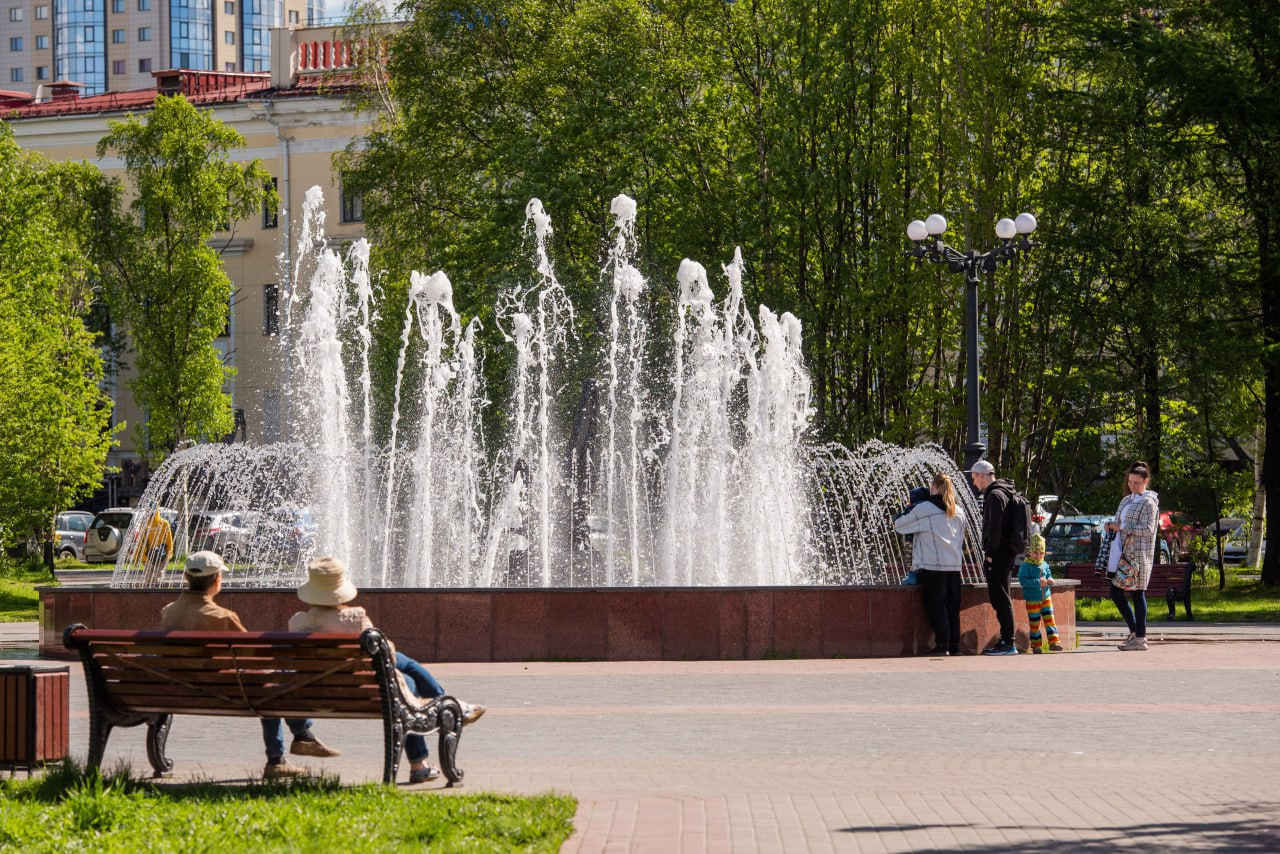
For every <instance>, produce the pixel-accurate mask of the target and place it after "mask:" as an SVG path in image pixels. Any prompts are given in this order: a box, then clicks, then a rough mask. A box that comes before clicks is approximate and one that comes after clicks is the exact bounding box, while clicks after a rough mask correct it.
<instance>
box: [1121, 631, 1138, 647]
mask: <svg viewBox="0 0 1280 854" xmlns="http://www.w3.org/2000/svg"><path fill="white" fill-rule="evenodd" d="M1136 637H1137V635H1135V634H1134V633H1133V632H1129V635H1128V637H1126V638H1125V639H1124V640H1122V641H1120V643H1118V644H1116V648H1117V649H1124V648H1125V647H1127V646H1128V645H1129V644H1131V643H1133V639H1134V638H1136Z"/></svg>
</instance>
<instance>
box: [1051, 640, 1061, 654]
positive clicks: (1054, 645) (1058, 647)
mask: <svg viewBox="0 0 1280 854" xmlns="http://www.w3.org/2000/svg"><path fill="white" fill-rule="evenodd" d="M1049 652H1062V644H1060V643H1057V642H1054V643H1051V644H1049Z"/></svg>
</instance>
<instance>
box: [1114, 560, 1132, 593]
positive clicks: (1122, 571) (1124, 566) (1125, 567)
mask: <svg viewBox="0 0 1280 854" xmlns="http://www.w3.org/2000/svg"><path fill="white" fill-rule="evenodd" d="M1111 583H1112V584H1113V585H1115V586H1116V587H1117V588H1119V589H1120V590H1125V591H1130V590H1137V589H1138V568H1137V567H1135V566H1134V565H1133V564H1132V563H1130V562H1129V559H1128V558H1127V557H1125V556H1124V555H1121V556H1120V561H1119V562H1118V563H1117V564H1116V574H1115V575H1113V576H1112V577H1111Z"/></svg>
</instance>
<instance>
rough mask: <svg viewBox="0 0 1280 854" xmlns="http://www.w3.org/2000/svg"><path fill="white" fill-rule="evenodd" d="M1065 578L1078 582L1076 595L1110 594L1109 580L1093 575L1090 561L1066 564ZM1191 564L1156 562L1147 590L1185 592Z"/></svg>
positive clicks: (1103, 596)
mask: <svg viewBox="0 0 1280 854" xmlns="http://www.w3.org/2000/svg"><path fill="white" fill-rule="evenodd" d="M1066 572H1067V578H1072V579H1075V580H1076V581H1079V582H1080V586H1079V587H1077V588H1076V596H1083V597H1085V598H1088V599H1105V598H1108V597H1109V596H1110V595H1111V582H1110V581H1108V580H1107V579H1106V577H1105V576H1101V575H1095V574H1094V572H1095V569H1094V566H1093V564H1091V563H1069V564H1067V570H1066ZM1190 578H1191V565H1190V564H1186V563H1157V564H1156V565H1154V566H1152V567H1151V580H1150V581H1149V582H1148V584H1147V592H1148V593H1151V594H1153V595H1156V596H1163V595H1164V594H1165V591H1167V590H1174V591H1178V592H1185V590H1186V588H1187V585H1188V584H1189V583H1190Z"/></svg>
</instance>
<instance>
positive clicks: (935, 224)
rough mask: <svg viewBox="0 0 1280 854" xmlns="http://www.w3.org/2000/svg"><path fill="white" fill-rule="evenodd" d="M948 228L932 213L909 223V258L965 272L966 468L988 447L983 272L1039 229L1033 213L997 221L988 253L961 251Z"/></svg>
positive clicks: (1024, 246)
mask: <svg viewBox="0 0 1280 854" xmlns="http://www.w3.org/2000/svg"><path fill="white" fill-rule="evenodd" d="M946 230H947V220H946V218H945V217H944V216H942V214H930V215H929V217H928V218H927V219H926V220H924V221H923V222H921V221H920V220H918V219H917V220H914V221H912V222H911V223H910V224H909V225H908V226H907V237H908V238H910V239H911V241H912V243H913V244H914V245H913V246H912V247H911V248H910V249H908V250H907V255H908V257H911V258H915V259H916V260H917V261H920V262H924V261H931V262H933V263H934V264H946V265H947V272H949V273H964V282H965V285H966V287H965V292H966V298H967V299H966V304H965V326H966V334H965V363H966V366H967V368H968V371H967V377H966V379H965V402H966V404H967V408H968V410H969V411H968V436H967V437H966V438H967V439H968V442H967V444H965V446H964V447H963V448H961V449H960V450H962V451H964V467H965V469H971V468H973V464H974V463H976V462H977V461H978V460H980V459H982V455H983V454H985V453H986V450H987V446H986V445H984V444H983V443H982V441H981V440H980V439H979V437H978V281H979V277H980V276H981V274H982V273H992V272H995V269H996V268H997V267H999V266H1000V265H1001V264H1006V263H1008V262H1010V261H1012V260H1013V259H1015V258H1017V257H1018V256H1019V255H1021V254H1022V253H1024V252H1030V251H1031V249H1032V248H1033V247H1034V246H1035V244H1034V243H1032V242H1031V232H1033V231H1035V230H1036V218H1035V217H1034V216H1032V215H1031V214H1029V213H1020V214H1018V218H1017V219H1008V218H1005V219H1002V220H1000V221H999V222H997V223H996V237H999V238H1000V245H999V246H996V247H995V248H993V249H989V250H987V251H986V252H978V251H977V250H973V249H971V250H969V251H968V252H961V251H960V250H958V249H953V248H952V247H950V246H948V245H947V244H946V243H944V242H943V240H942V235H943V233H944V232H946Z"/></svg>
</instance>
